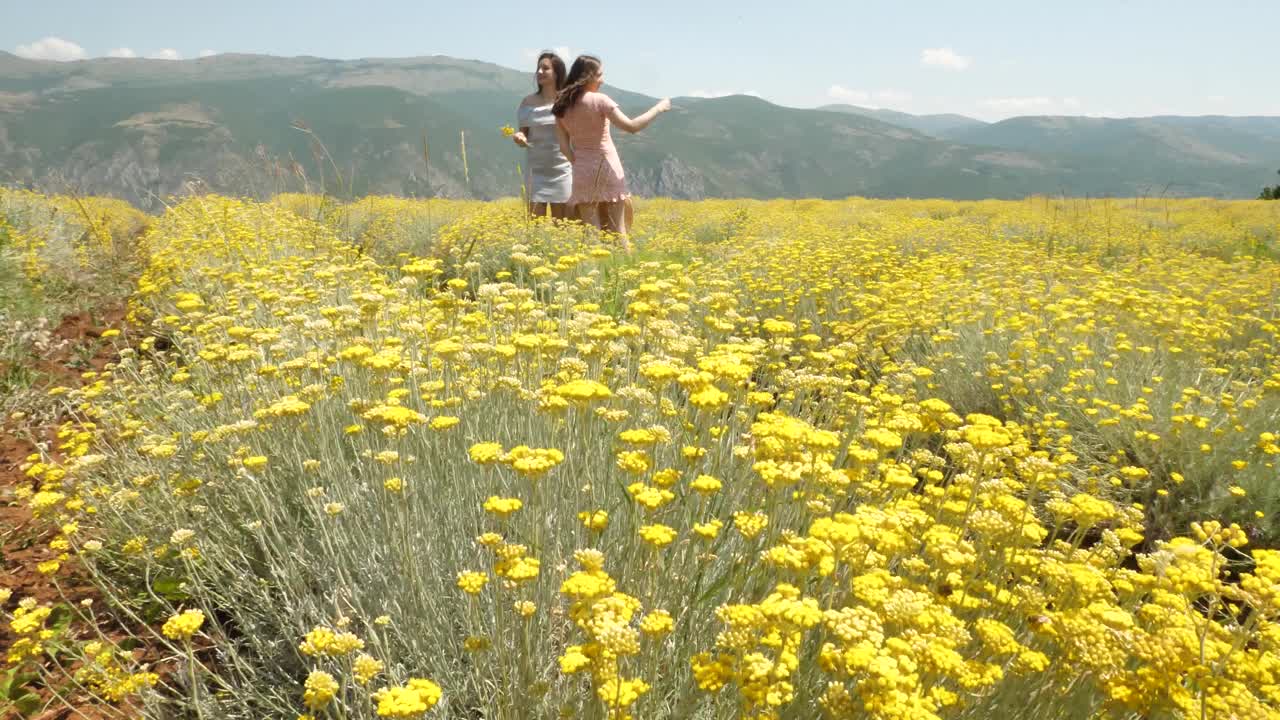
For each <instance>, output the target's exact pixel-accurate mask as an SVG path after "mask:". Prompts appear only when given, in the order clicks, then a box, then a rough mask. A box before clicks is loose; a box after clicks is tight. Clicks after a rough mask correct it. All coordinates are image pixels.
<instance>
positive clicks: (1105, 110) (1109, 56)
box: [0, 0, 1280, 119]
mask: <svg viewBox="0 0 1280 720" xmlns="http://www.w3.org/2000/svg"><path fill="white" fill-rule="evenodd" d="M561 8H563V10H562V9H561ZM0 17H3V18H4V22H3V23H0V49H4V50H8V51H9V52H17V53H18V54H20V55H28V56H36V57H49V58H79V57H98V56H103V55H107V54H110V53H112V52H113V51H114V52H116V53H117V54H127V53H132V54H135V55H137V56H139V57H146V56H163V57H175V58H176V57H180V58H193V57H196V56H198V55H199V54H201V53H209V52H253V53H266V54H272V55H317V56H322V57H334V58H356V57H404V56H411V55H434V54H440V55H450V56H455V57H463V58H473V59H478V60H486V61H489V62H494V63H498V64H500V65H506V66H509V67H513V68H517V69H524V68H526V67H528V66H530V65H531V63H532V56H533V55H534V54H536V51H537V50H539V49H541V48H544V47H547V48H558V49H567V50H568V51H569V52H570V53H577V52H584V51H585V52H593V53H595V54H597V55H600V56H601V57H602V58H603V59H604V61H605V70H606V75H607V79H608V82H609V83H610V84H613V85H616V86H619V87H623V88H626V89H629V90H635V91H638V92H643V93H647V94H650V95H656V96H662V95H670V96H679V95H691V94H725V93H741V92H750V93H755V94H758V95H760V96H761V97H764V98H765V99H767V100H771V101H773V102H776V103H779V104H783V105H790V106H796V107H811V106H816V105H822V104H826V103H831V102H851V103H854V104H859V105H868V106H874V107H890V108H894V109H898V110H904V111H907V112H914V113H927V112H958V113H963V114H967V115H973V116H976V117H982V118H986V119H997V118H1002V117H1009V116H1013V115H1025V114H1073V115H1085V114H1087V115H1106V116H1134V115H1153V114H1164V113H1176V114H1227V115H1246V114H1254V115H1260V114H1267V115H1280V74H1277V73H1278V69H1280V40H1277V37H1280V36H1278V35H1277V33H1278V30H1277V29H1278V28H1280V2H1275V1H1274V0H1271V1H1268V2H1255V1H1253V0H1232V1H1229V2H1226V3H1221V4H1216V6H1211V5H1210V4H1209V3H1208V2H1203V1H1202V2H1181V1H1178V0H1167V1H1166V2H1146V1H1133V2H1125V1H1123V0H1112V1H1111V2H1093V1H1090V0H1077V1H1076V2H1070V3H1057V4H1054V5H1049V4H1047V3H1038V2H1027V0H1020V1H1018V2H1012V1H1003V0H1001V1H999V2H996V1H991V2H967V3H960V2H915V3H902V2H840V1H832V2H812V1H809V0H788V1H787V2H777V0H771V1H769V2H757V1H755V0H738V1H737V2H707V1H703V0H685V1H683V2H674V1H669V0H653V1H650V2H643V0H640V1H637V2H627V3H621V2H601V3H598V4H596V5H595V6H590V5H587V4H585V3H578V2H566V3H545V4H542V5H539V4H537V3H536V2H528V1H526V2H520V3H515V2H497V1H495V0H490V1H489V2H456V1H451V2H423V1H422V0H417V1H414V0H384V1H381V2H379V1H377V0H370V1H368V2H352V1H350V0H348V1H347V2H330V1H328V0H310V1H309V2H299V1H295V0H255V1H252V2H250V1H246V0H214V1H213V2H201V3H195V2H182V1H178V2H175V1H174V0H165V1H164V2H158V1H153V0H114V1H112V2H103V0H44V1H43V2H31V1H30V0H0Z"/></svg>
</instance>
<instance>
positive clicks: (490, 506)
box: [484, 495, 524, 518]
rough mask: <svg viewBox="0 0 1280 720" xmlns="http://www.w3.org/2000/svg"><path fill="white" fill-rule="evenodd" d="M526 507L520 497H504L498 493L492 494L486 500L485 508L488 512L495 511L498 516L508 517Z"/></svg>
mask: <svg viewBox="0 0 1280 720" xmlns="http://www.w3.org/2000/svg"><path fill="white" fill-rule="evenodd" d="M522 507H524V503H522V502H520V499H519V498H503V497H498V496H497V495H490V496H489V499H488V500H485V501H484V509H485V511H486V512H490V513H493V514H494V515H497V516H498V517H503V518H505V517H507V516H508V515H510V514H512V513H514V512H515V511H517V510H519V509H520V508H522Z"/></svg>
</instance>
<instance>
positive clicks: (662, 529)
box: [640, 524, 676, 548]
mask: <svg viewBox="0 0 1280 720" xmlns="http://www.w3.org/2000/svg"><path fill="white" fill-rule="evenodd" d="M640 537H641V538H642V539H643V540H644V541H645V542H647V543H649V544H650V545H652V546H654V547H656V548H664V547H666V546H668V545H670V544H671V543H672V542H673V541H674V540H675V539H676V531H675V529H674V528H671V527H667V526H666V525H659V524H654V525H643V526H641V527H640Z"/></svg>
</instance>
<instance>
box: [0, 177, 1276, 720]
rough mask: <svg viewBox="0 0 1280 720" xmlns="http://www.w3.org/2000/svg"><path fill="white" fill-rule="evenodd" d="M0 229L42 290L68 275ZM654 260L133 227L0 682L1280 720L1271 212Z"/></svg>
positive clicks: (675, 215)
mask: <svg viewBox="0 0 1280 720" xmlns="http://www.w3.org/2000/svg"><path fill="white" fill-rule="evenodd" d="M30 202H31V203H36V200H35V199H31V200H30ZM45 202H48V203H52V202H54V201H53V200H47V201H45ZM59 202H61V201H59ZM0 208H4V212H5V217H7V220H4V219H0V226H3V227H6V228H8V230H6V231H2V232H4V233H7V234H8V235H9V236H12V237H20V238H21V242H15V241H10V242H8V243H7V244H0V253H8V254H9V256H10V257H11V258H16V259H17V266H18V267H20V268H22V269H23V271H24V272H26V273H29V274H30V277H31V279H32V280H33V281H38V280H39V278H41V277H45V276H46V274H47V273H48V272H50V270H49V268H50V266H51V264H52V265H54V266H58V265H60V264H61V261H60V262H52V260H51V258H53V257H63V256H61V255H57V256H55V255H54V253H58V252H61V253H71V254H70V255H66V257H74V253H75V248H74V247H70V246H69V247H68V248H63V247H61V246H59V245H58V243H56V242H48V241H42V238H41V232H40V228H41V225H40V222H43V221H39V220H38V218H36V213H33V212H28V213H27V214H25V215H23V214H19V213H16V212H11V211H10V210H9V209H8V207H7V206H4V205H0ZM95 212H96V215H92V216H94V217H103V218H105V219H104V220H103V222H125V221H126V220H127V219H128V218H129V217H131V216H130V215H129V213H131V212H133V211H132V209H130V208H127V206H125V207H111V208H108V207H105V206H104V207H102V208H99V209H97V210H96V211H95ZM32 218H36V219H32ZM104 232H105V234H101V233H100V235H101V237H103V238H108V237H118V236H120V235H121V234H120V233H116V234H115V235H112V234H111V233H110V232H107V231H104ZM54 236H56V237H67V235H66V234H65V233H64V234H61V235H56V234H55V235H54ZM54 236H51V237H54ZM94 237H97V236H94ZM633 240H634V243H635V246H636V247H635V251H634V253H633V254H630V255H628V254H626V253H624V252H623V251H622V250H621V249H620V248H619V247H618V246H617V245H616V244H614V243H612V242H611V241H610V239H609V238H607V237H606V238H599V237H596V236H595V235H593V234H590V233H588V232H586V231H584V230H583V229H582V228H580V227H578V226H572V225H567V226H560V225H554V224H551V223H550V222H548V221H544V220H529V219H527V218H526V217H525V216H524V214H523V210H522V208H521V206H520V204H519V203H518V202H515V201H509V202H496V203H480V202H462V201H445V200H441V201H422V200H418V201H413V200H404V199H396V198H367V199H364V200H360V201H357V202H353V203H349V204H340V203H336V202H334V201H332V200H327V199H324V198H320V197H317V196H302V195H285V196H280V197H277V198H276V199H275V200H273V201H271V202H268V203H255V202H248V201H239V200H233V199H227V198H221V197H216V196H204V197H193V198H190V199H186V200H182V201H180V202H179V203H178V204H176V205H175V206H174V207H172V208H171V209H170V210H168V211H167V212H166V213H165V214H163V215H162V216H160V217H158V218H154V219H152V220H151V221H150V229H149V230H148V231H147V232H146V234H145V236H143V237H142V238H141V239H139V240H138V243H139V252H141V253H143V254H144V257H145V269H144V270H143V271H142V273H141V275H140V276H139V277H138V278H137V281H136V284H135V287H134V288H133V292H132V293H131V295H130V297H129V306H128V312H129V318H128V319H129V326H128V328H127V329H126V330H125V331H124V332H123V333H122V334H120V335H117V336H115V337H112V338H109V339H110V340H111V341H112V342H113V343H114V345H115V347H116V348H117V351H118V360H117V361H116V362H115V363H113V364H112V365H110V366H108V367H107V368H106V369H105V370H103V371H101V372H95V371H89V372H88V374H87V375H86V376H85V377H84V384H83V385H82V386H80V387H74V388H71V387H67V388H54V389H52V390H51V391H50V392H49V398H48V399H47V400H45V401H44V402H45V403H46V404H52V407H53V408H54V409H56V410H57V411H58V413H59V416H60V418H61V419H62V424H61V425H60V428H59V430H58V434H57V438H58V441H57V442H56V443H54V444H52V445H50V446H48V448H47V451H45V452H42V453H38V454H36V455H33V456H32V457H30V458H28V460H27V462H26V464H25V465H24V470H25V474H26V476H27V478H29V484H28V485H23V486H21V487H19V489H18V492H17V495H18V500H19V501H20V502H22V503H24V504H25V505H27V506H29V507H30V508H31V509H32V510H33V512H34V513H35V514H36V515H37V516H38V517H39V518H40V519H42V520H44V521H46V522H47V523H48V524H49V525H50V526H51V527H54V528H57V529H58V531H57V532H56V534H54V535H52V536H51V537H52V541H51V542H50V543H49V544H48V548H47V549H46V551H45V552H44V554H43V555H42V556H41V558H42V559H41V560H40V562H39V567H38V571H39V572H40V573H44V574H45V575H47V576H48V578H49V582H50V583H53V584H55V585H56V586H58V587H61V585H60V583H64V582H65V578H66V577H67V576H68V574H78V576H83V577H85V578H87V579H88V581H89V582H90V583H91V584H92V585H93V586H94V587H95V588H96V589H97V591H98V592H99V593H100V595H101V599H100V600H98V601H96V602H94V603H92V604H90V605H80V604H72V603H68V602H61V601H58V600H57V599H53V600H48V601H37V600H35V599H24V598H23V597H21V596H19V595H18V594H14V595H13V596H12V597H10V593H9V592H7V591H5V590H2V589H0V599H3V600H4V602H3V620H4V622H6V623H8V626H9V629H10V632H11V634H12V636H13V637H14V638H15V641H14V642H13V643H12V645H11V647H10V648H8V650H7V660H6V662H7V663H8V666H9V667H10V668H11V669H12V671H11V673H10V675H11V676H13V677H16V673H19V672H20V673H28V672H34V671H38V672H39V677H41V678H43V679H42V680H28V681H27V682H29V683H34V684H38V683H43V684H44V685H43V686H44V687H47V688H55V689H56V694H58V695H60V696H63V697H67V698H71V697H84V696H86V695H88V696H91V697H93V698H96V699H98V700H100V701H101V709H100V711H99V712H101V713H103V714H106V715H107V716H112V715H113V714H118V716H119V717H121V718H126V717H128V718H135V717H140V716H141V717H146V718H171V717H187V718H201V719H202V720H203V719H211V718H237V719H238V718H244V719H245V720H248V719H250V718H252V719H254V720H257V719H258V718H288V719H289V720H293V719H294V718H298V717H305V718H309V719H314V720H319V719H321V718H334V719H339V718H340V719H343V720H345V719H347V718H374V717H388V718H418V717H423V718H503V719H510V718H555V717H561V718H588V719H597V720H598V719H603V718H610V719H615V718H667V717H671V718H738V717H749V718H796V719H800V718H814V717H819V716H821V717H830V718H883V719H886V720H888V719H894V720H897V719H907V718H910V719H924V718H974V719H978V718H983V719H986V718H1045V719H1046V720H1047V719H1050V718H1092V717H1108V718H1131V719H1135V720H1136V719H1137V718H1149V719H1159V718H1277V717H1280V550H1278V548H1280V522H1277V517H1280V471H1278V470H1277V467H1276V461H1277V460H1278V459H1280V264H1277V260H1278V259H1280V203H1270V204H1268V203H1264V202H1220V201H1210V200H1179V201H1164V200H1092V201H1086V200H1055V199H1045V198H1040V199H1032V200H1027V201H1023V202H995V201H991V202H976V203H961V202H950V201H873V200H858V199H851V200H847V201H840V202H828V201H790V200H787V201H770V202H756V201H727V200H726V201H704V202H697V203H690V202H676V201H665V200H650V201H644V202H642V203H641V204H640V205H639V206H638V207H637V213H636V228H635V233H634V236H633ZM77 242H79V240H77ZM0 702H3V701H2V700H0Z"/></svg>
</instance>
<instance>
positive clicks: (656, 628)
mask: <svg viewBox="0 0 1280 720" xmlns="http://www.w3.org/2000/svg"><path fill="white" fill-rule="evenodd" d="M672 625H673V623H672V620H671V613H669V612H667V611H666V610H650V611H649V612H648V614H646V615H645V616H644V619H643V620H641V621H640V630H641V632H643V633H644V634H646V635H650V636H659V635H665V634H666V633H669V632H671V627H672Z"/></svg>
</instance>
